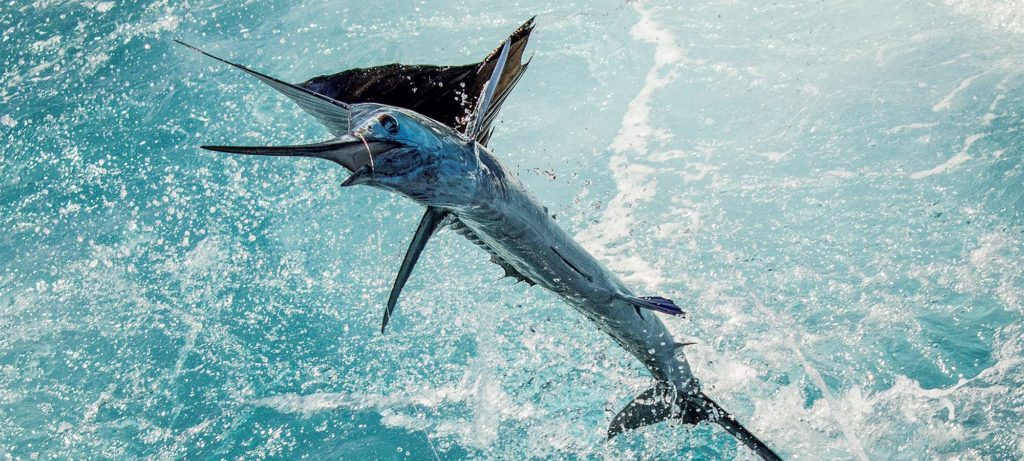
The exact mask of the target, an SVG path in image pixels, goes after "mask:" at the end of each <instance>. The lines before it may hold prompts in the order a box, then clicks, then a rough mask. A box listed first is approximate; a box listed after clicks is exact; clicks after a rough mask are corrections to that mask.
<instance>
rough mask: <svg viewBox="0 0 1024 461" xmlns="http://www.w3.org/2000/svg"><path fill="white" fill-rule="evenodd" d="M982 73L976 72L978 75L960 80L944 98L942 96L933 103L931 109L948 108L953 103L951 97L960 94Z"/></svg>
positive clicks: (935, 110)
mask: <svg viewBox="0 0 1024 461" xmlns="http://www.w3.org/2000/svg"><path fill="white" fill-rule="evenodd" d="M982 75H985V74H984V73H981V74H978V75H972V76H970V77H967V78H965V79H963V80H961V81H960V84H959V85H957V87H956V88H954V89H953V91H950V92H949V94H947V95H946V96H945V97H944V98H942V100H941V101H939V102H937V103H935V105H934V106H932V111H933V112H939V111H942V110H946V109H949V108H950V106H952V105H953V98H955V97H956V95H957V94H960V92H961V91H963V90H966V89H967V88H968V87H970V86H971V84H972V83H974V81H975V80H977V79H978V77H981V76H982Z"/></svg>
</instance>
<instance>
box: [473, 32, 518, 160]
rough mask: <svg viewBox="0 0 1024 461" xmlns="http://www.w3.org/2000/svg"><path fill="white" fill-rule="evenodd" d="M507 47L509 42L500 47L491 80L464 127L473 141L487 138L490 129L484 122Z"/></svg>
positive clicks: (506, 55)
mask: <svg viewBox="0 0 1024 461" xmlns="http://www.w3.org/2000/svg"><path fill="white" fill-rule="evenodd" d="M509 46H510V45H509V42H508V41H507V40H506V41H505V45H504V46H502V47H501V54H499V55H498V61H497V62H496V63H495V65H494V70H493V71H492V72H491V78H489V79H487V86H485V87H484V89H483V91H482V92H481V93H480V97H479V98H477V101H476V109H475V110H474V111H473V117H472V118H471V119H470V120H471V121H470V122H469V123H470V124H469V125H468V126H467V127H466V135H467V136H469V137H470V139H473V140H474V141H476V140H479V139H481V138H484V137H489V135H488V133H487V130H488V128H490V127H488V126H487V124H486V123H485V121H486V120H487V115H488V114H489V113H490V110H491V103H492V102H493V101H494V95H495V92H496V91H497V90H498V82H500V81H501V74H502V72H504V71H505V63H506V62H508V50H509Z"/></svg>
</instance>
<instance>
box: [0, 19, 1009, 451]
mask: <svg viewBox="0 0 1024 461" xmlns="http://www.w3.org/2000/svg"><path fill="white" fill-rule="evenodd" d="M487 3H488V4H487V5H485V4H483V3H480V2H472V3H465V4H463V3H460V2H454V3H453V2H429V3H428V2H421V3H417V4H408V3H406V2H388V1H385V2H366V3H365V4H364V3H362V2H360V3H351V4H348V3H340V2H333V3H330V4H321V3H313V2H303V3H302V4H300V5H297V6H296V5H294V4H293V3H291V2H278V3H267V4H253V3H249V4H245V5H236V4H231V3H214V2H207V1H192V2H186V3H173V2H165V1H157V2H152V3H151V2H127V3H114V2H62V1H46V0H41V1H37V2H34V3H25V2H8V3H5V4H4V5H2V6H0V32H2V38H0V145H2V146H3V147H2V151H0V168H2V171H3V175H2V178H0V180H2V186H0V187H2V189H0V228H2V229H5V230H6V231H5V232H3V233H2V234H0V242H2V243H0V250H2V252H3V253H2V255H0V256H3V257H2V258H0V265H2V266H0V267H2V271H0V313H2V315H0V452H2V453H7V454H10V455H13V456H14V457H16V458H27V457H31V456H36V455H38V456H40V457H44V458H51V457H86V458H95V457H100V456H102V457H113V458H123V457H152V458H174V457H188V458H206V457H217V458H221V457H224V458H228V457H231V458H236V457H241V458H247V459H258V458H270V457H286V458H297V457H300V456H309V457H314V458H320V457H333V458H337V457H340V458H353V459H355V458H361V457H368V456H369V457H373V458H383V459H424V458H428V459H430V458H433V457H434V456H435V455H436V456H438V457H440V458H447V459H458V458H464V457H476V458H505V459H517V458H522V457H524V456H530V457H542V458H543V457H547V458H637V457H639V458H644V459H675V458H677V457H679V456H687V455H691V454H692V455H693V456H694V457H697V458H702V457H726V458H733V457H740V458H747V457H749V454H748V453H747V452H746V451H745V450H744V449H742V447H737V446H736V443H735V441H734V440H732V439H731V438H730V437H729V436H728V435H726V434H724V433H723V432H722V431H721V430H717V429H712V428H710V427H708V426H706V425H703V426H700V427H697V428H695V429H691V428H685V427H675V426H669V425H659V426H657V427H655V428H652V429H649V430H645V431H643V432H641V433H638V434H631V435H627V436H623V437H620V438H619V439H617V440H615V441H614V442H613V443H610V444H606V443H603V434H604V431H605V429H606V427H607V424H608V422H609V420H610V418H611V415H612V414H613V412H615V411H617V410H618V409H619V408H620V407H621V406H623V405H624V404H625V403H626V402H627V401H628V399H629V398H630V397H632V396H633V395H634V394H636V393H638V392H640V391H641V390H642V389H644V388H645V387H647V385H648V382H647V379H646V378H645V372H644V371H643V370H642V369H641V368H640V366H639V365H638V364H637V363H635V361H634V360H632V359H631V358H629V357H627V356H626V355H625V354H624V352H623V351H621V350H620V349H618V348H617V347H616V346H615V345H614V344H613V343H612V342H611V341H609V340H608V339H607V338H606V337H605V336H604V335H603V334H601V333H600V332H598V331H597V330H596V329H595V328H593V327H592V326H591V325H590V324H589V323H587V322H586V321H585V320H584V319H583V318H582V317H581V316H580V315H578V314H576V313H575V312H574V311H572V310H571V309H570V308H568V307H567V306H566V305H564V304H563V303H561V302H560V301H559V300H557V299H556V298H554V297H553V296H552V295H550V294H548V293H545V292H542V291H541V290H539V289H537V288H533V289H527V288H526V287H525V286H523V285H512V284H511V283H510V282H508V281H496V280H497V279H498V277H499V275H500V274H501V272H500V269H498V268H497V267H495V266H493V265H490V264H488V263H487V262H486V260H487V258H486V256H485V255H483V254H482V252H481V251H479V250H478V249H476V248H475V247H473V246H472V245H471V244H469V243H467V242H465V241H463V240H461V239H460V238H459V237H457V236H455V235H454V234H452V233H448V232H445V233H442V234H441V235H442V237H441V238H439V239H437V240H436V241H435V242H432V244H431V245H430V247H429V248H428V249H427V251H426V252H425V254H424V259H423V261H422V262H421V264H420V267H419V268H418V270H417V272H416V274H415V275H414V276H413V278H412V280H411V282H410V283H409V285H408V287H407V288H406V291H405V293H404V295H403V299H402V303H401V306H400V307H399V311H398V317H397V318H396V319H395V320H394V321H393V323H392V325H393V329H392V330H391V332H390V333H389V334H388V335H387V336H381V335H379V334H378V333H377V332H378V329H377V326H378V325H379V321H380V315H381V312H382V310H383V303H384V301H385V299H386V296H387V291H388V289H389V285H390V282H391V279H392V277H393V275H394V272H395V271H396V270H397V268H398V265H399V263H400V258H401V255H402V253H403V252H404V247H405V244H406V242H407V239H408V238H410V236H411V234H412V231H413V229H414V227H415V224H416V221H417V219H418V215H419V213H420V209H419V208H418V207H417V206H416V205H414V204H411V203H409V202H408V201H403V200H400V199H398V198H396V197H392V196H388V195H385V194H383V193H379V192H374V191H371V190H368V189H362V190H345V191H342V190H340V188H339V187H338V184H339V183H340V182H341V181H342V180H343V179H344V177H345V174H344V173H343V172H342V171H341V170H340V169H339V168H337V167H335V166H333V165H330V164H327V162H322V163H318V162H316V161H311V160H307V161H291V160H288V159H277V160H268V159H253V158H240V157H231V156H226V155H218V154H212V153H208V152H202V151H199V150H198V149H197V148H196V146H197V145H198V144H200V143H203V142H217V143H237V144H262V143H267V144H283V143H296V142H302V141H311V140H315V139H321V138H323V137H324V136H325V133H324V132H323V131H322V129H321V128H319V127H318V126H317V125H316V124H315V122H313V121H311V120H310V119H309V117H307V116H305V115H304V114H302V113H301V112H300V111H299V110H298V109H296V108H295V107H294V106H293V105H292V104H291V103H290V102H288V101H287V100H285V99H283V98H280V97H278V96H276V95H273V94H270V93H269V92H268V91H267V90H265V89H264V88H262V87H260V86H259V84H258V83H256V82H254V81H252V80H249V79H246V78H245V77H244V76H242V75H240V74H239V73H237V72H233V71H231V70H229V69H225V68H224V67H223V66H217V65H215V64H214V63H212V62H211V61H207V60H201V59H199V58H198V57H196V56H195V55H193V54H192V53H188V52H186V51H184V50H182V49H181V48H179V47H175V46H173V45H172V43H171V39H172V38H180V39H185V40H188V41H191V42H194V43H196V44H199V45H202V46H204V47H206V48H208V49H210V50H211V51H214V52H216V53H219V54H221V55H226V56H228V57H231V58H235V59H237V60H239V61H241V62H244V63H249V64H252V65H253V66H254V67H256V68H258V69H261V70H265V71H267V72H269V73H271V74H273V75H278V76H281V77H283V78H286V79H290V80H292V81H298V80H303V79H305V78H307V77H309V76H313V75H318V74H324V73H331V72H336V71H339V70H342V69H346V68H350V67H357V66H370V65H376V64H382V63H387V62H392V61H402V62H410V63H464V62H470V61H475V60H477V59H479V58H481V57H483V56H484V55H485V54H486V53H487V52H488V51H489V50H490V49H492V48H493V47H494V46H496V44H497V43H498V41H499V40H500V39H502V38H503V37H504V36H505V35H506V34H507V33H509V32H510V31H511V30H513V29H514V28H515V27H516V26H517V25H518V24H519V23H521V22H522V21H524V20H525V19H526V18H528V17H529V16H531V15H533V14H540V16H539V19H538V20H539V28H538V29H537V31H536V33H535V37H534V40H533V43H532V50H533V51H535V52H536V58H535V60H534V64H533V65H532V66H531V69H530V71H529V73H528V74H527V76H526V77H525V78H524V79H523V81H522V82H521V83H520V87H519V88H518V89H517V90H516V92H515V93H514V97H513V98H510V100H509V102H508V104H506V107H505V109H504V111H503V123H501V124H500V126H499V127H498V131H497V133H496V135H495V137H494V139H493V142H492V145H493V148H494V151H495V152H496V153H497V155H498V156H499V157H501V158H502V159H503V160H504V161H505V162H506V163H507V164H509V165H510V166H513V167H514V168H515V169H516V170H517V171H519V172H520V174H521V176H522V178H523V180H524V182H526V183H527V185H528V187H530V188H531V189H532V190H533V191H534V193H535V194H536V195H537V196H538V197H540V198H541V200H542V201H543V202H545V203H546V204H547V205H548V206H549V207H550V208H551V210H552V212H555V213H557V215H558V219H559V221H560V222H561V223H562V224H563V225H564V226H566V227H567V228H569V229H571V230H572V231H573V232H574V233H576V234H577V235H578V236H579V238H580V240H581V241H582V242H584V244H585V245H586V246H587V247H588V248H589V249H591V250H592V251H593V252H595V254H597V255H599V256H600V257H601V258H602V259H603V260H604V261H606V262H607V263H608V265H609V266H610V267H611V268H613V270H615V271H616V272H618V273H620V274H622V275H623V276H624V278H626V279H627V280H628V281H629V282H630V283H632V284H633V285H634V286H636V287H637V288H638V291H642V292H644V293H657V294H662V295H665V296H669V297H672V298H674V299H676V300H677V301H679V303H680V304H681V305H684V306H686V309H687V310H688V311H689V312H690V313H691V314H692V320H690V321H682V320H678V319H667V320H666V322H667V323H668V324H669V327H670V328H671V329H672V330H673V331H674V332H675V333H676V334H677V335H678V336H679V337H681V338H692V339H694V340H696V341H698V342H699V344H698V345H696V346H692V347H691V348H690V349H689V350H688V353H689V354H690V358H691V362H692V363H693V366H694V369H695V372H696V373H697V375H698V376H699V377H700V378H701V379H702V380H703V382H704V384H705V386H706V387H707V389H708V393H709V394H711V395H712V396H714V397H715V398H716V399H717V400H719V401H720V402H721V403H722V404H723V406H725V407H727V408H730V409H732V410H733V411H734V412H735V413H736V414H737V415H738V416H739V417H740V418H741V419H742V420H743V421H746V422H747V424H748V426H749V427H751V429H752V430H754V432H756V433H758V434H760V435H761V436H762V437H763V438H764V439H765V440H767V441H769V442H770V444H771V445H772V446H774V447H775V448H777V450H778V451H779V452H780V453H782V454H783V455H785V456H787V457H798V456H799V457H801V458H804V459H817V458H831V459H846V458H849V459H894V458H908V459H909V458H941V457H958V458H960V459H993V458H994V459H1012V458H1020V457H1022V456H1024V447H1022V442H1021V440H1022V437H1024V434H1022V431H1021V429H1020V427H1021V426H1020V424H1019V422H1020V421H1021V420H1022V419H1024V411H1022V408H1024V394H1022V391H1021V387H1022V385H1024V362H1022V359H1021V348H1022V346H1024V342H1022V339H1021V334H1022V328H1021V315H1022V299H1024V273H1022V272H1024V268H1022V266H1021V264H1020V262H1021V260H1022V259H1024V245H1022V241H1024V225H1022V213H1024V212H1022V209H1024V187H1022V184H1021V180H1022V174H1024V171H1022V170H1024V166H1022V139H1024V138H1022V137H1021V135H1020V132H1019V130H1020V129H1021V107H1022V105H1021V103H1022V102H1024V91H1022V90H1021V88H1022V87H1024V76H1022V69H1024V65H1022V64H1021V62H1020V56H1021V55H1022V50H1024V46H1022V44H1024V42H1022V40H1024V9H1022V8H1024V6H1022V5H1021V4H1020V2H1017V1H1014V0H947V1H946V2H945V3H936V2H932V3H928V2H923V1H916V0H915V1H907V2H896V3H898V4H894V2H882V1H877V0H866V1H863V2H857V3H856V4H852V3H850V2H838V1H824V2H818V1H816V2H810V1H807V2H798V1H790V2H782V3H773V4H771V5H765V4H764V3H765V2H758V1H738V2H730V3H729V4H727V5H721V4H719V3H721V2H696V1H687V2H674V1H660V2H658V1H649V2H629V3H626V4H622V3H616V2H604V3H595V4H593V5H573V4H562V5H559V6H551V5H547V4H516V3H510V2H487Z"/></svg>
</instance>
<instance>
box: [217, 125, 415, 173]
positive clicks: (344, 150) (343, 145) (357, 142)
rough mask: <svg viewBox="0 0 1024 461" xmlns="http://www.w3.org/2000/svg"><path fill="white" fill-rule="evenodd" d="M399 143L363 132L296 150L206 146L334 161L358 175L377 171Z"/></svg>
mask: <svg viewBox="0 0 1024 461" xmlns="http://www.w3.org/2000/svg"><path fill="white" fill-rule="evenodd" d="M401 146H402V144H401V143H398V142H395V141H384V140H376V139H368V138H366V137H364V136H363V135H362V133H359V132H352V133H348V134H345V135H342V136H340V137H338V138H335V139H332V140H330V141H327V142H321V143H316V144H303V145H293V146H202V148H203V149H206V150H212V151H215V152H227V153H231V154H241V155H263V156H275V157H313V158H322V159H325V160H330V161H332V162H334V163H337V164H339V165H341V166H343V167H345V169H347V170H348V171H350V172H352V173H356V172H358V171H361V170H363V169H365V168H369V169H371V170H372V169H373V159H374V158H375V157H380V156H382V155H384V154H387V153H388V152H390V151H391V150H393V149H395V148H398V147H401Z"/></svg>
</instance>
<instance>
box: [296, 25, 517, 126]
mask: <svg viewBox="0 0 1024 461" xmlns="http://www.w3.org/2000/svg"><path fill="white" fill-rule="evenodd" d="M533 28H534V20H533V19H532V18H531V19H530V20H529V21H526V23H524V24H523V25H522V26H520V27H519V28H518V29H516V30H515V32H513V33H512V34H511V35H509V37H508V38H507V39H506V40H505V42H502V44H501V45H499V47H498V48H497V49H495V50H494V51H493V52H491V53H490V54H489V55H488V56H487V58H485V59H484V60H483V61H481V62H477V63H473V64H466V65H461V66H433V65H405V64H387V65H383V66H376V67H369V68H362V69H350V70H346V71H344V72H339V73H337V74H332V75H321V76H318V77H314V78H311V79H309V80H307V81H305V82H303V83H301V84H300V86H301V87H303V88H306V89H308V90H310V91H314V92H317V93H320V94H322V95H324V96H327V97H329V98H332V99H336V100H338V101H345V102H347V103H349V104H357V103H364V102H372V103H378V104H387V105H389V106H396V107H402V108H405V109H409V110H412V111H415V112H418V113H420V114H423V115H425V116H427V117H430V118H432V119H434V120H437V121H439V122H441V123H443V124H445V125H448V126H450V127H452V128H453V129H455V130H457V131H459V132H465V131H466V126H467V125H468V122H469V121H470V120H469V116H470V114H471V113H472V111H473V108H475V107H476V106H477V100H478V98H479V97H480V94H481V93H482V91H483V90H484V88H485V87H486V86H487V83H488V81H489V80H490V76H491V74H493V73H494V69H495V67H496V66H497V61H498V58H499V57H500V55H501V50H502V49H503V48H504V47H505V44H506V43H508V44H509V53H508V57H507V60H506V62H505V66H504V70H503V71H502V72H501V80H500V81H499V83H498V85H497V88H496V90H495V95H494V99H493V100H492V102H491V105H490V107H491V109H490V111H489V112H488V114H487V116H486V117H485V118H484V120H483V122H484V126H485V127H487V128H488V130H481V132H483V131H487V132H488V133H489V128H490V125H491V123H492V122H493V121H494V119H495V117H496V116H497V113H498V110H499V109H500V108H501V105H502V103H503V102H504V101H505V99H506V98H507V97H508V95H509V93H511V91H512V88H513V87H514V86H515V84H516V83H517V82H518V81H519V79H520V78H521V77H522V76H523V74H524V73H525V72H526V68H527V64H529V63H523V62H522V60H523V55H524V53H525V51H526V45H527V43H528V42H529V39H530V34H531V32H533ZM488 138H489V136H488V137H484V138H483V139H482V141H481V140H480V139H478V140H477V141H478V142H480V143H481V144H483V145H486V144H487V143H486V141H487V140H488Z"/></svg>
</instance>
